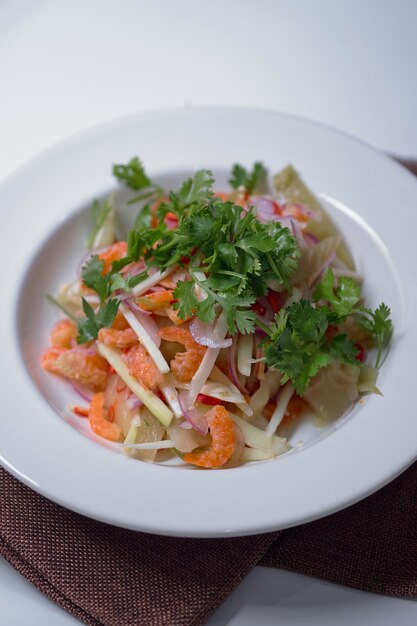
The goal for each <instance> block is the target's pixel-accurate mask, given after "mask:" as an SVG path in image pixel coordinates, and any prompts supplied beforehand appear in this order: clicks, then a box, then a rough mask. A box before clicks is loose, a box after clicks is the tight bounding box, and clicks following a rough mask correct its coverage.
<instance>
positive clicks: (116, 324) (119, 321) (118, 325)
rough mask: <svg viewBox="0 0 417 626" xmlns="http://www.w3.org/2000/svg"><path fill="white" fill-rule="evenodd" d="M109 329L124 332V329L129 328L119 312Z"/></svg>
mask: <svg viewBox="0 0 417 626" xmlns="http://www.w3.org/2000/svg"><path fill="white" fill-rule="evenodd" d="M111 327H112V328H114V329H115V330H126V328H130V326H129V324H128V322H127V320H126V318H125V316H124V315H123V313H121V312H120V311H117V313H116V317H115V318H114V320H113V324H112V325H111Z"/></svg>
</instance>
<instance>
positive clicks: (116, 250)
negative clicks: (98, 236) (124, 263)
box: [98, 241, 127, 276]
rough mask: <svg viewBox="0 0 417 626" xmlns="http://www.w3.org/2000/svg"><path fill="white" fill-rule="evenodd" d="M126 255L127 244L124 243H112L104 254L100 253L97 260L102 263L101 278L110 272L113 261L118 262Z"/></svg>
mask: <svg viewBox="0 0 417 626" xmlns="http://www.w3.org/2000/svg"><path fill="white" fill-rule="evenodd" d="M126 254H127V243H126V241H118V242H117V243H114V244H113V245H112V246H110V248H108V249H107V250H106V251H105V252H102V253H101V254H99V255H98V258H99V259H100V260H101V261H103V262H104V267H103V276H104V275H105V274H108V273H109V271H110V270H111V266H112V263H113V261H119V260H120V259H123V257H125V256H126Z"/></svg>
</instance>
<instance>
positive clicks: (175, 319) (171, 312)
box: [165, 306, 190, 326]
mask: <svg viewBox="0 0 417 626" xmlns="http://www.w3.org/2000/svg"><path fill="white" fill-rule="evenodd" d="M165 311H166V314H167V316H168V317H169V319H170V320H171V322H172V323H173V324H175V326H181V324H184V323H185V322H187V321H188V320H189V319H190V318H189V317H188V318H186V319H185V320H182V319H181V318H180V316H179V315H178V313H177V311H176V310H175V309H174V308H173V307H172V306H169V307H167V308H166V309H165Z"/></svg>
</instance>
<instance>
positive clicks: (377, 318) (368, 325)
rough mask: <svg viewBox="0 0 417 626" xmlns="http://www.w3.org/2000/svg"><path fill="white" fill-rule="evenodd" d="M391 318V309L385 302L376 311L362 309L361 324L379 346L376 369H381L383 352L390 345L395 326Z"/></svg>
mask: <svg viewBox="0 0 417 626" xmlns="http://www.w3.org/2000/svg"><path fill="white" fill-rule="evenodd" d="M390 316H391V311H390V308H389V307H388V306H387V305H386V304H385V303H384V302H382V303H381V304H380V305H379V306H378V307H377V308H376V309H375V311H372V309H368V308H365V307H363V308H362V309H361V316H360V318H359V323H360V324H361V326H362V327H363V328H365V330H367V331H368V332H369V333H370V334H371V335H372V336H373V337H374V341H375V343H376V346H377V357H376V362H375V367H379V365H380V363H381V357H382V351H383V349H384V348H386V346H387V345H388V344H389V342H390V340H391V337H392V333H393V325H392V320H391V317H390Z"/></svg>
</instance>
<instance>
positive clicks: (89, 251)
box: [77, 246, 110, 279]
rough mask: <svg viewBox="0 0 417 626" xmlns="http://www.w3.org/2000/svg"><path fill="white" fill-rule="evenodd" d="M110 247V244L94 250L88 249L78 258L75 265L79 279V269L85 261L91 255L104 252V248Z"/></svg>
mask: <svg viewBox="0 0 417 626" xmlns="http://www.w3.org/2000/svg"><path fill="white" fill-rule="evenodd" d="M109 248H110V246H104V247H102V248H96V249H95V250H88V251H87V252H86V253H85V254H84V255H83V256H82V257H81V259H80V261H79V263H78V266H77V276H78V278H80V279H81V270H82V268H83V266H84V265H85V264H86V263H87V261H88V260H89V259H91V257H92V256H95V255H100V254H102V253H103V252H106V250H108V249H109Z"/></svg>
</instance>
